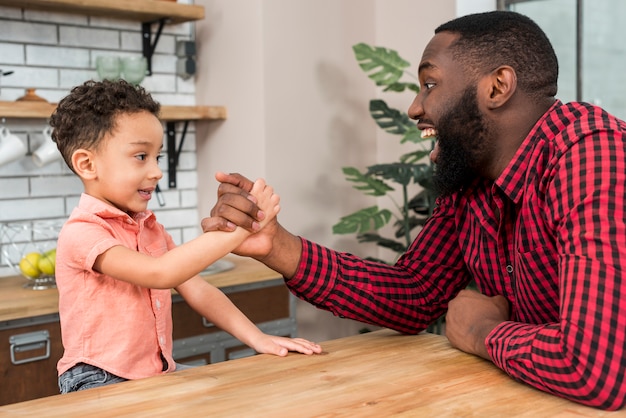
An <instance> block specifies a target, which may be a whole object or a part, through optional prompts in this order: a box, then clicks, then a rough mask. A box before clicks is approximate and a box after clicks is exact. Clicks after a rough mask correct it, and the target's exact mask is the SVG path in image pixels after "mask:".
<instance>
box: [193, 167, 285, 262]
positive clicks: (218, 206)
mask: <svg viewBox="0 0 626 418" xmlns="http://www.w3.org/2000/svg"><path fill="white" fill-rule="evenodd" d="M215 178H216V179H217V181H219V182H220V186H219V188H218V191H217V203H215V206H214V207H213V209H211V217H210V218H204V219H202V222H201V225H202V230H203V231H204V232H209V231H233V230H234V229H235V228H236V227H237V226H240V227H242V228H244V229H247V230H249V231H252V232H257V231H258V232H257V233H255V234H252V235H250V237H248V238H247V239H246V240H245V241H244V242H243V243H242V244H241V245H240V246H239V247H238V248H236V249H235V250H234V251H233V252H234V253H235V254H239V255H242V256H247V257H254V258H263V257H264V256H266V255H267V254H268V253H269V252H270V251H271V249H272V239H273V237H274V235H275V234H276V229H277V227H278V224H277V221H276V218H274V219H273V220H271V221H270V222H269V223H268V224H267V225H266V226H265V228H263V230H261V231H259V228H260V222H261V221H262V220H263V219H264V218H265V213H263V211H262V210H260V209H259V207H258V206H257V205H256V198H255V197H254V196H252V194H250V191H251V190H252V186H253V185H254V183H253V182H252V181H250V180H249V179H247V178H246V177H244V176H242V175H241V174H226V173H221V172H218V173H216V175H215Z"/></svg>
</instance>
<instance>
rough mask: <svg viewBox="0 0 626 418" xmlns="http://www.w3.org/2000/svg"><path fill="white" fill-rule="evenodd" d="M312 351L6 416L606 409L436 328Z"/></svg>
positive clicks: (82, 395) (527, 413)
mask: <svg viewBox="0 0 626 418" xmlns="http://www.w3.org/2000/svg"><path fill="white" fill-rule="evenodd" d="M322 345H323V347H324V353H323V354H320V355H314V356H305V355H301V354H293V353H290V354H289V355H288V356H287V357H286V358H281V357H276V356H270V355H257V356H254V357H248V358H244V359H239V360H231V361H227V362H223V363H217V364H212V365H207V366H201V367H197V368H194V369H190V370H183V371H180V372H175V373H169V374H166V375H161V376H157V377H152V378H148V379H142V380H136V381H130V382H124V383H120V384H116V385H111V386H107V387H102V388H96V389H89V390H85V391H81V392H75V393H71V394H68V395H57V396H51V397H48V398H41V399H37V400H33V401H28V402H22V403H17V404H12V405H5V406H3V407H0V416H8V417H11V416H63V417H85V416H90V415H93V414H95V415H97V416H105V417H108V416H111V417H126V416H129V417H130V416H132V417H155V416H158V417H186V418H187V417H207V416H211V417H272V418H276V417H320V416H323V417H331V416H332V417H351V418H352V417H388V416H406V417H466V416H471V417H500V416H502V417H516V416H521V417H533V418H534V417H566V416H575V417H579V418H580V417H605V416H615V415H616V416H626V411H625V412H622V411H620V412H617V413H610V412H605V411H600V410H596V409H593V408H589V407H585V406H582V405H578V404H576V403H573V402H570V401H566V400H564V399H561V398H558V397H555V396H552V395H548V394H546V393H543V392H540V391H538V390H535V389H533V388H531V387H529V386H526V385H524V384H521V383H517V382H515V381H513V380H512V379H511V378H509V377H508V376H506V375H505V374H504V373H503V372H502V371H500V370H499V369H498V368H496V367H495V366H494V365H493V364H491V363H490V362H488V361H485V360H482V359H480V358H477V357H475V356H471V355H468V354H465V353H462V352H460V351H458V350H455V349H453V348H452V347H451V346H450V345H449V343H448V341H447V339H446V338H445V337H442V336H439V335H434V334H420V335H416V336H415V335H414V336H406V335H400V334H398V333H395V332H393V331H389V330H382V331H376V332H372V333H368V334H362V335H357V336H353V337H347V338H342V339H338V340H334V341H330V342H327V343H325V344H322Z"/></svg>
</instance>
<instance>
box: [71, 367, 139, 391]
mask: <svg viewBox="0 0 626 418" xmlns="http://www.w3.org/2000/svg"><path fill="white" fill-rule="evenodd" d="M126 380H128V379H124V378H123V377H119V376H116V375H114V374H111V373H109V372H107V371H106V370H102V369H101V368H99V367H96V366H92V365H91V364H85V363H79V364H77V365H76V366H74V367H72V368H71V369H69V370H68V371H66V372H65V373H63V374H62V375H61V376H59V390H60V391H61V393H69V392H76V391H79V390H85V389H91V388H97V387H100V386H106V385H111V384H113V383H119V382H124V381H126Z"/></svg>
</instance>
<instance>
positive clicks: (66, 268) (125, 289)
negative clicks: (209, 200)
mask: <svg viewBox="0 0 626 418" xmlns="http://www.w3.org/2000/svg"><path fill="white" fill-rule="evenodd" d="M159 109H160V105H159V104H158V103H157V102H155V101H154V100H153V99H152V97H151V96H150V95H149V94H148V93H147V92H146V91H145V90H144V89H143V88H142V87H134V86H132V85H130V84H129V83H127V82H125V81H123V80H120V81H115V82H112V81H102V82H95V81H87V82H86V83H84V84H83V85H81V86H78V87H75V88H74V89H73V90H72V92H71V93H70V95H68V96H67V97H66V98H64V99H63V100H61V102H60V103H59V105H58V107H57V109H56V111H55V113H54V114H53V115H52V117H51V121H50V124H51V126H52V127H53V128H54V130H53V132H52V137H53V139H54V140H55V142H56V143H57V147H58V148H59V151H60V152H61V154H62V155H63V158H64V159H65V162H66V163H67V165H68V166H69V168H70V169H71V170H72V171H73V172H74V173H76V174H77V175H78V176H79V177H80V179H81V180H82V182H83V186H84V193H83V195H82V196H81V199H80V202H79V205H78V207H77V208H75V209H74V211H73V212H72V214H71V216H70V218H69V220H68V221H67V223H66V224H65V225H64V226H63V228H62V230H61V232H60V234H59V239H58V243H57V271H56V281H57V287H58V290H59V315H60V320H61V332H62V338H63V345H64V349H65V352H64V354H63V357H62V358H61V360H60V361H59V362H58V365H57V368H58V372H59V387H60V389H61V393H67V392H72V391H77V390H83V389H88V388H92V387H97V386H102V385H106V384H111V383H116V382H120V381H124V380H129V379H140V378H144V377H149V376H154V375H158V374H161V373H166V372H171V371H174V370H176V363H175V362H174V360H173V358H172V318H171V293H170V289H171V288H176V290H177V292H178V293H179V294H180V295H181V296H182V297H183V298H184V299H185V300H186V302H187V303H188V304H189V305H190V306H191V307H192V308H193V309H194V310H196V311H197V312H198V313H199V314H201V315H202V316H204V317H205V318H207V319H208V320H209V321H211V322H213V323H214V324H216V325H217V326H218V327H220V328H221V329H223V330H225V331H227V332H229V333H230V334H232V335H233V336H234V337H235V338H237V339H239V340H240V341H242V342H243V343H245V344H247V345H248V346H250V347H251V348H253V349H254V350H256V351H257V352H260V353H271V354H275V355H279V356H284V355H286V354H287V352H288V351H289V350H291V351H298V352H301V353H304V354H313V353H319V352H321V348H320V347H319V345H317V344H315V343H312V342H310V341H307V340H304V339H301V338H294V339H291V338H285V337H276V336H270V335H266V334H264V333H262V332H261V331H260V330H259V329H258V328H257V327H256V326H255V325H254V324H253V323H252V322H251V321H250V320H249V319H248V318H246V317H245V316H244V315H243V313H242V312H241V311H239V310H238V309H237V308H236V307H235V306H234V305H233V304H232V303H231V302H230V300H229V299H228V298H227V297H226V296H225V295H224V294H223V293H222V292H221V291H219V290H218V289H217V288H215V287H213V286H211V285H210V284H208V283H207V282H206V281H205V280H203V279H202V278H201V277H199V276H198V273H199V272H201V271H202V270H203V269H205V268H206V267H207V266H208V265H209V264H211V263H213V262H215V261H216V260H218V259H219V258H221V257H223V256H224V255H226V254H228V253H229V252H231V251H232V250H234V249H235V248H236V247H237V246H238V245H239V244H240V243H241V242H243V240H244V239H245V238H246V237H247V236H248V235H250V233H249V232H247V231H246V230H244V229H243V228H239V229H238V231H236V233H234V234H232V233H226V232H211V233H205V234H203V235H201V236H200V237H198V238H196V239H194V240H192V241H190V242H188V243H185V244H183V245H181V246H179V247H175V245H174V243H173V240H172V238H171V237H170V235H169V234H168V233H167V232H165V230H164V228H163V226H162V225H161V224H159V223H157V221H156V218H155V215H154V214H153V213H152V212H151V211H149V210H147V206H148V202H149V200H150V199H151V197H152V194H153V192H154V190H155V188H156V186H157V182H158V181H159V179H161V177H162V172H161V169H160V168H159V167H158V160H159V158H160V153H161V149H162V146H163V128H162V125H161V122H160V121H159V119H158V118H157V116H158V112H159ZM252 196H253V197H254V199H255V200H256V203H257V204H258V205H259V206H260V207H261V208H262V211H263V212H264V215H265V218H264V219H263V221H261V222H260V226H261V227H263V226H264V225H265V224H266V223H267V222H268V221H270V220H271V219H273V218H274V217H275V216H276V214H277V213H278V211H279V209H280V208H279V205H278V203H279V197H278V195H276V194H274V193H273V189H272V188H271V187H269V186H267V185H266V184H265V182H264V181H263V180H258V181H257V182H256V183H255V186H254V188H253V191H252Z"/></svg>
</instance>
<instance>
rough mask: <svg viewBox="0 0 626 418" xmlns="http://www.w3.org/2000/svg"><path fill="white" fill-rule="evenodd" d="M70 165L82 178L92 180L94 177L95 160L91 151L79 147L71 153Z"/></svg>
mask: <svg viewBox="0 0 626 418" xmlns="http://www.w3.org/2000/svg"><path fill="white" fill-rule="evenodd" d="M72 167H74V171H76V174H78V176H79V177H80V178H82V179H85V180H93V179H95V178H96V162H95V160H94V154H93V152H91V151H89V150H86V149H83V148H80V149H77V150H76V151H74V153H73V154H72Z"/></svg>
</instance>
